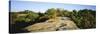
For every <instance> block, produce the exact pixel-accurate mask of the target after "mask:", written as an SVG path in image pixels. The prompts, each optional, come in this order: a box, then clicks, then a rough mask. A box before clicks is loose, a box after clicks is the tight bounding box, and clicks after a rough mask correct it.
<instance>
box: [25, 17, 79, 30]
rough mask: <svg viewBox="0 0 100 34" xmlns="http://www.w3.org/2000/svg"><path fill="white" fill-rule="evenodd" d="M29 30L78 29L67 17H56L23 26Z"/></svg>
mask: <svg viewBox="0 0 100 34" xmlns="http://www.w3.org/2000/svg"><path fill="white" fill-rule="evenodd" d="M25 29H26V30H28V31H30V32H43V31H59V30H74V29H79V28H78V27H77V26H76V24H75V23H74V22H73V21H71V20H70V18H68V17H56V18H55V19H49V20H47V21H45V22H42V23H36V24H33V25H30V26H28V27H26V28H25Z"/></svg>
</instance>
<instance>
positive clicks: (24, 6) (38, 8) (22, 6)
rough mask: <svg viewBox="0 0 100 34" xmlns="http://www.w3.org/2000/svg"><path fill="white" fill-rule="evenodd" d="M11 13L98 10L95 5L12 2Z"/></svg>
mask: <svg viewBox="0 0 100 34" xmlns="http://www.w3.org/2000/svg"><path fill="white" fill-rule="evenodd" d="M10 6H11V11H16V12H18V11H24V10H31V11H35V12H45V11H46V10H47V9H50V8H61V9H65V10H74V9H75V10H80V9H92V10H96V6H95V5H78V4H63V3H46V2H33V1H11V4H10Z"/></svg>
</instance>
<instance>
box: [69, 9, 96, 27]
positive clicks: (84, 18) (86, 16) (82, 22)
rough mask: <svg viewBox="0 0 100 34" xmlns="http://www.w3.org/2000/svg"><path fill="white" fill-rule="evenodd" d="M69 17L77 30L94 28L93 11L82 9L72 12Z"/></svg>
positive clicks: (94, 18)
mask: <svg viewBox="0 0 100 34" xmlns="http://www.w3.org/2000/svg"><path fill="white" fill-rule="evenodd" d="M70 17H71V18H72V20H73V21H74V22H75V23H76V25H77V26H78V27H79V28H82V29H86V28H95V27H96V17H95V11H93V10H88V9H84V10H79V11H78V12H77V11H75V10H73V12H72V15H71V16H70Z"/></svg>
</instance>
